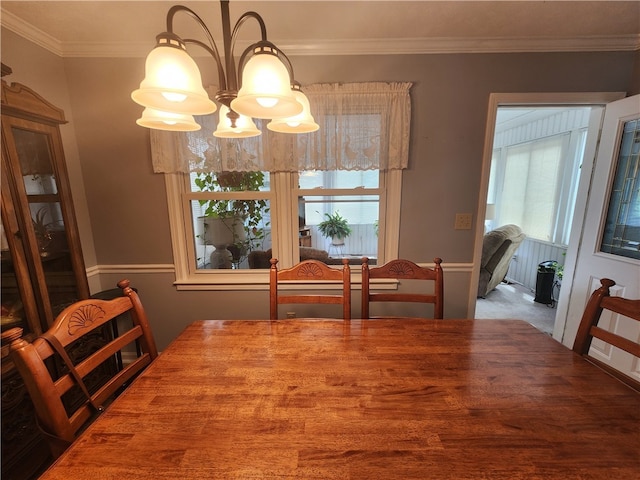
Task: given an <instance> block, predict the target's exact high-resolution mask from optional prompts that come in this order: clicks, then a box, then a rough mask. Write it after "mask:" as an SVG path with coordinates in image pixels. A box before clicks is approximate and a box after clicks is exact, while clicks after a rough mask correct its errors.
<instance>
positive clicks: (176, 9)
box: [167, 2, 227, 90]
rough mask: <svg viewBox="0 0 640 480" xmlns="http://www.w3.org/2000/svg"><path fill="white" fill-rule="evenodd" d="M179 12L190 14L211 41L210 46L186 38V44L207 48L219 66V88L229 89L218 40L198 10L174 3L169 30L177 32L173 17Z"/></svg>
mask: <svg viewBox="0 0 640 480" xmlns="http://www.w3.org/2000/svg"><path fill="white" fill-rule="evenodd" d="M223 3H224V2H223ZM178 12H184V13H186V14H188V15H189V16H190V17H191V18H193V19H194V20H195V21H196V23H197V24H198V25H200V28H202V30H203V31H204V33H205V35H206V36H207V40H209V43H210V45H211V47H209V46H208V45H207V44H206V43H204V42H200V41H198V40H194V39H186V40H183V42H184V43H185V44H186V43H192V44H195V45H199V46H200V47H202V48H204V49H205V50H207V51H208V52H209V53H210V54H211V56H212V57H213V59H214V60H215V62H216V65H217V67H218V82H219V84H220V85H219V88H220V89H221V90H226V89H227V79H226V76H225V69H224V67H223V65H222V60H221V58H220V53H219V52H218V46H217V45H216V42H215V40H214V39H213V35H211V32H210V31H209V29H208V28H207V25H206V24H205V23H204V21H203V20H202V19H201V18H200V16H199V15H198V14H197V13H196V12H194V11H193V10H191V9H190V8H188V7H185V6H183V5H174V6H173V7H171V8H170V9H169V11H168V12H167V32H169V33H171V34H174V35H175V33H174V31H173V17H174V16H175V15H176V14H177V13H178Z"/></svg>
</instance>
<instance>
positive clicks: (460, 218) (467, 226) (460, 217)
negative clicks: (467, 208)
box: [454, 213, 473, 230]
mask: <svg viewBox="0 0 640 480" xmlns="http://www.w3.org/2000/svg"><path fill="white" fill-rule="evenodd" d="M472 222H473V214H472V213H456V224H455V226H454V228H455V229H456V230H471V224H472Z"/></svg>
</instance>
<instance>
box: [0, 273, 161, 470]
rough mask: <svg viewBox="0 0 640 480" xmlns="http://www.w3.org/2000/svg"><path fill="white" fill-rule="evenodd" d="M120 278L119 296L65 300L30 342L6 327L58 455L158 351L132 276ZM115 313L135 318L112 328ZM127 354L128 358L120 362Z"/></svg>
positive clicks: (5, 335)
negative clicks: (51, 318) (120, 292)
mask: <svg viewBox="0 0 640 480" xmlns="http://www.w3.org/2000/svg"><path fill="white" fill-rule="evenodd" d="M118 286H119V287H120V288H121V289H122V293H123V296H121V297H117V298H114V299H112V300H102V299H88V300H80V301H78V302H76V303H73V304H72V305H70V306H68V307H67V308H65V309H64V310H63V311H62V312H61V313H60V314H59V315H58V316H57V318H56V319H55V321H54V323H53V325H52V326H51V328H49V330H47V331H46V332H45V333H43V334H42V335H41V336H39V337H38V338H36V339H35V340H34V341H33V343H29V342H27V341H26V340H25V339H23V338H22V328H13V329H11V330H8V331H6V332H3V334H2V340H3V343H5V342H10V348H9V350H10V355H11V359H12V360H13V362H14V363H15V365H16V368H17V370H18V372H19V373H20V375H21V376H22V378H23V380H24V383H25V386H26V388H27V391H28V392H29V395H30V396H31V400H32V401H33V405H34V407H35V412H36V417H37V421H38V424H39V427H40V429H41V430H42V431H43V433H44V435H45V437H46V438H47V441H48V443H49V447H50V450H51V453H52V454H53V457H54V458H57V457H58V456H59V455H60V454H61V453H62V452H63V451H64V450H65V449H66V447H68V446H69V445H70V444H71V443H72V442H73V441H74V439H75V438H76V435H77V434H78V433H79V432H80V431H81V430H83V429H84V428H85V427H86V426H87V425H88V424H89V423H91V422H92V421H93V419H94V418H95V417H96V416H97V414H98V413H100V412H101V411H102V409H103V407H104V406H105V405H107V404H108V402H109V401H110V400H111V399H112V398H113V397H115V396H116V395H117V394H118V393H120V391H121V390H122V389H123V388H124V387H125V386H126V385H127V384H128V383H129V382H130V381H131V380H133V379H134V378H135V377H136V375H137V374H138V373H140V372H141V371H142V370H143V369H144V368H145V367H147V366H148V365H149V364H150V363H151V362H152V361H153V360H154V359H155V358H156V357H157V355H158V352H157V350H156V344H155V341H154V339H153V335H152V332H151V328H150V326H149V321H148V319H147V315H146V313H145V311H144V308H143V306H142V303H141V302H140V298H139V297H138V295H137V293H136V292H135V291H134V290H133V289H132V288H131V287H130V286H129V281H128V280H122V281H120V282H118ZM124 314H128V315H124ZM117 317H120V319H121V320H122V318H129V319H130V323H131V324H130V325H122V324H121V322H118V325H117V328H113V325H112V320H113V319H116V318H117ZM125 330H126V331H125ZM123 354H124V357H125V358H127V360H128V359H129V358H128V357H127V355H128V356H129V357H131V361H130V362H128V361H125V362H122V361H121V359H122V356H118V355H123ZM72 357H74V358H73V359H72ZM75 357H77V358H75Z"/></svg>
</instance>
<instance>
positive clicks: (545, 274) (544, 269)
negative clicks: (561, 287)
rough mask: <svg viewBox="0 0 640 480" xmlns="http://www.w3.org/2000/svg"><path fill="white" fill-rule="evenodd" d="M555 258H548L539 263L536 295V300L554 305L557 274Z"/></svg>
mask: <svg viewBox="0 0 640 480" xmlns="http://www.w3.org/2000/svg"><path fill="white" fill-rule="evenodd" d="M557 265H558V262H556V261H555V260H547V261H545V262H541V263H539V264H538V277H537V278H536V297H535V298H534V299H533V301H534V302H538V303H544V304H545V305H553V303H554V300H553V280H554V278H555V275H556V266H557Z"/></svg>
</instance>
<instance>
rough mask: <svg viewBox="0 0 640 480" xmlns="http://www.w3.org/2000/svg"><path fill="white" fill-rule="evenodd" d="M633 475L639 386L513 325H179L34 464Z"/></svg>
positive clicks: (222, 471) (229, 471)
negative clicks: (122, 385)
mask: <svg viewBox="0 0 640 480" xmlns="http://www.w3.org/2000/svg"><path fill="white" fill-rule="evenodd" d="M638 478H640V394H638V393H637V392H635V391H634V390H632V389H630V388H629V387H627V386H625V385H623V384H622V383H620V382H619V381H617V380H615V379H613V378H611V377H610V376H608V375H606V374H605V373H603V372H602V371H601V370H599V369H598V368H597V367H595V366H593V365H592V364H590V363H588V362H587V361H586V360H584V359H583V358H582V357H580V356H578V355H576V354H574V353H573V352H572V351H571V350H569V349H568V348H566V347H564V346H563V345H561V344H560V343H558V342H556V341H555V340H553V339H552V338H551V337H549V336H548V335H546V334H543V333H541V332H540V331H538V330H536V329H535V328H534V327H532V326H531V325H529V324H528V323H527V322H525V321H521V320H470V319H466V320H465V319H463V320H426V319H408V320H407V319H385V320H351V321H347V322H345V321H342V320H330V319H287V320H277V321H264V320H262V321H258V320H256V321H244V320H243V321H238V320H228V321H225V320H207V321H196V322H195V323H193V324H191V325H189V326H188V327H187V328H186V329H185V330H184V331H183V332H182V334H180V335H179V336H178V337H177V338H176V339H175V340H174V341H173V342H172V343H171V344H170V345H169V347H168V348H166V349H165V350H164V351H163V352H162V354H161V355H160V356H159V357H158V358H157V359H156V360H155V362H154V363H152V364H151V366H150V367H149V368H148V369H147V370H146V371H145V372H144V373H143V374H142V375H141V376H140V377H139V378H138V379H137V380H136V381H135V382H134V383H133V384H132V385H131V386H130V387H129V388H128V389H127V390H126V391H125V392H124V393H123V394H122V395H121V396H120V397H118V398H117V399H116V400H115V401H114V402H113V403H112V404H111V405H110V406H109V407H108V408H107V409H106V411H105V412H104V413H103V414H102V415H101V416H100V418H98V419H97V420H96V421H95V422H94V423H93V424H92V425H91V426H90V427H89V428H88V429H87V430H86V431H85V432H84V433H82V434H81V435H80V436H79V438H78V439H77V440H76V441H75V442H74V443H73V445H72V446H71V447H70V448H69V449H68V450H67V451H66V452H65V453H64V454H63V455H62V456H61V457H60V458H59V459H58V460H57V461H56V462H55V463H54V464H53V465H52V466H51V467H50V468H49V469H48V470H47V471H46V472H45V473H44V474H43V476H42V477H41V479H42V480H53V479H59V480H72V479H82V480H104V479H118V480H122V479H149V480H151V479H153V480H159V479H171V480H185V479H232V480H236V479H252V480H253V479H323V480H330V479H367V480H393V479H403V480H406V479H435V480H442V479H456V480H463V479H486V480H501V479H505V480H506V479H508V480H518V479H527V480H532V479H562V480H571V479H583V480H584V479H607V480H610V479H625V480H633V479H638Z"/></svg>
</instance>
